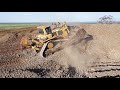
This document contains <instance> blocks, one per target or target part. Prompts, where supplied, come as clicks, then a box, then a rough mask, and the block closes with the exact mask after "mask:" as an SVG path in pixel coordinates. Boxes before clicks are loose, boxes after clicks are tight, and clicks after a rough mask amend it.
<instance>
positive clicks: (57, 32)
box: [52, 23, 69, 38]
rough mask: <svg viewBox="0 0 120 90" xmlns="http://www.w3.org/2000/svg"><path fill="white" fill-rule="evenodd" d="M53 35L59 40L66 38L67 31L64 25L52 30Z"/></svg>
mask: <svg viewBox="0 0 120 90" xmlns="http://www.w3.org/2000/svg"><path fill="white" fill-rule="evenodd" d="M52 33H53V35H56V36H58V37H61V38H67V37H68V36H69V29H68V27H67V25H66V23H64V24H63V26H62V27H58V28H56V29H54V30H52Z"/></svg>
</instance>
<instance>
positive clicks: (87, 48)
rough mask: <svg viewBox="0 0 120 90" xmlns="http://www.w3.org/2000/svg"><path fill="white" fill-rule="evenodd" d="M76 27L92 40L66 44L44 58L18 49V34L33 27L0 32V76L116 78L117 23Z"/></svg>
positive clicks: (119, 72)
mask: <svg viewBox="0 0 120 90" xmlns="http://www.w3.org/2000/svg"><path fill="white" fill-rule="evenodd" d="M79 27H80V28H84V29H85V30H86V32H87V33H88V34H90V35H92V37H93V39H92V40H87V41H88V42H86V40H83V41H81V42H80V43H77V44H75V45H72V46H69V47H66V48H65V49H63V50H60V51H58V52H56V53H54V54H53V55H51V56H49V57H48V58H46V59H43V58H41V57H40V56H39V54H36V53H35V52H34V51H33V50H31V49H28V50H21V49H20V39H21V37H22V36H24V35H30V33H31V32H32V31H34V30H35V29H36V28H29V29H28V28H27V29H19V30H14V31H12V30H10V31H8V30H7V31H1V32H0V77H16V78H17V77H21V78H23V77H27V78H29V77H33V78H41V77H54V78H56V77H65V78H66V77H75V78H77V77H119V76H120V67H119V66H120V46H119V44H120V38H119V36H120V25H119V24H111V25H104V24H101V25H100V24H81V25H80V26H79ZM72 29H74V30H77V28H75V27H72ZM71 42H72V41H71Z"/></svg>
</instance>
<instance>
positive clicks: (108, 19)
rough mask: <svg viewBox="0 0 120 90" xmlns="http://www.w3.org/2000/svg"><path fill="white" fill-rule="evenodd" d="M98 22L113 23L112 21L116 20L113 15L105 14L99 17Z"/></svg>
mask: <svg viewBox="0 0 120 90" xmlns="http://www.w3.org/2000/svg"><path fill="white" fill-rule="evenodd" d="M98 23H100V24H113V23H116V21H115V19H114V18H113V16H111V15H108V16H107V15H105V16H103V17H100V18H99V20H98Z"/></svg>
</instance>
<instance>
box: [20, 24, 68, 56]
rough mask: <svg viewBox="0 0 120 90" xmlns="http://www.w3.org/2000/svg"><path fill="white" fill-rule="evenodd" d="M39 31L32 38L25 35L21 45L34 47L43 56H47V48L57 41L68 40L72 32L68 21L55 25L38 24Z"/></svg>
mask: <svg viewBox="0 0 120 90" xmlns="http://www.w3.org/2000/svg"><path fill="white" fill-rule="evenodd" d="M52 26H54V25H52ZM37 31H38V33H37V34H36V35H35V36H34V37H32V38H30V39H28V37H23V38H22V39H21V45H22V47H24V48H33V49H34V50H35V51H36V52H37V53H40V56H42V57H46V55H47V54H46V53H45V52H46V50H48V49H51V48H53V47H54V46H55V45H56V44H57V42H61V41H65V40H68V37H69V32H70V31H69V29H68V26H67V24H66V23H62V25H61V26H59V25H58V26H57V25H56V26H54V27H50V26H38V27H37ZM29 42H30V43H29Z"/></svg>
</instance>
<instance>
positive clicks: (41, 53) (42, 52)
mask: <svg viewBox="0 0 120 90" xmlns="http://www.w3.org/2000/svg"><path fill="white" fill-rule="evenodd" d="M49 42H50V41H48V42H46V43H45V44H44V45H43V47H42V48H41V50H40V56H41V57H43V58H45V51H46V48H47V45H48V43H49Z"/></svg>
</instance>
